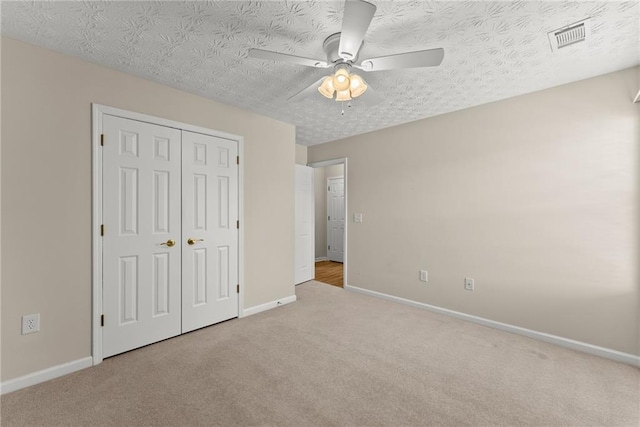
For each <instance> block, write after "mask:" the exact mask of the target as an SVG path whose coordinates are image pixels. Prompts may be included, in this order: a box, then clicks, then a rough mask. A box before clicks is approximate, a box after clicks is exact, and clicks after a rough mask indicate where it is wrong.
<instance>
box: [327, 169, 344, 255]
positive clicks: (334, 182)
mask: <svg viewBox="0 0 640 427" xmlns="http://www.w3.org/2000/svg"><path fill="white" fill-rule="evenodd" d="M344 208H345V206H344V177H339V178H329V179H327V258H329V261H337V262H344V219H345V211H344Z"/></svg>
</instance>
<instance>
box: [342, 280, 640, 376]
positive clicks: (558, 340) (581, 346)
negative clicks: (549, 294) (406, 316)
mask: <svg viewBox="0 0 640 427" xmlns="http://www.w3.org/2000/svg"><path fill="white" fill-rule="evenodd" d="M344 288H345V289H347V290H349V291H353V292H359V293H361V294H365V295H370V296H374V297H377V298H382V299H385V300H388V301H393V302H398V303H400V304H405V305H410V306H412V307H417V308H421V309H424V310H429V311H432V312H434V313H439V314H444V315H447V316H451V317H455V318H458V319H462V320H466V321H468V322H472V323H477V324H478V325H482V326H487V327H489V328H494V329H499V330H501V331H505V332H511V333H513V334H518V335H523V336H525V337H529V338H533V339H536V340H540V341H544V342H548V343H551V344H556V345H559V346H562V347H566V348H570V349H572V350H578V351H582V352H584V353H589V354H593V355H595V356H600V357H604V358H607V359H611V360H615V361H617V362H623V363H626V364H628V365H632V366H636V367H640V356H635V355H633V354H629V353H623V352H621V351H617V350H612V349H610V348H605V347H600V346H597V345H593V344H587V343H584V342H580V341H575V340H572V339H569V338H563V337H559V336H556V335H551V334H546V333H544V332H538V331H533V330H531V329H526V328H521V327H519V326H514V325H509V324H507V323H501V322H496V321H494V320H489V319H485V318H483V317H478V316H474V315H471V314H466V313H461V312H459V311H454V310H449V309H447V308H442V307H437V306H435V305H430V304H425V303H421V302H417V301H413V300H409V299H405V298H401V297H396V296H393V295H388V294H383V293H381V292H376V291H371V290H369V289H363V288H358V287H357V286H350V285H345V286H344Z"/></svg>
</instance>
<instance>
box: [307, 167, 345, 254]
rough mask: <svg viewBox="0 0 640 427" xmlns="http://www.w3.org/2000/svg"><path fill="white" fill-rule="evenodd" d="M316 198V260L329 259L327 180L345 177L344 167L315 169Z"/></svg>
mask: <svg viewBox="0 0 640 427" xmlns="http://www.w3.org/2000/svg"><path fill="white" fill-rule="evenodd" d="M313 172H314V177H313V179H314V196H315V215H316V221H315V231H316V258H326V257H327V221H326V218H327V178H335V177H338V176H344V165H332V166H326V167H323V168H315V169H314V170H313Z"/></svg>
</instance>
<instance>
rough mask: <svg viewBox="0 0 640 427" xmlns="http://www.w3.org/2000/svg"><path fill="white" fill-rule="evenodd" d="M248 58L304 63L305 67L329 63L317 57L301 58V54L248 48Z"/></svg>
mask: <svg viewBox="0 0 640 427" xmlns="http://www.w3.org/2000/svg"><path fill="white" fill-rule="evenodd" d="M248 56H249V57H250V58H258V59H266V60H269V61H279V62H289V63H291V64H298V65H305V66H307V67H316V68H328V67H329V66H331V64H328V63H327V61H321V60H319V59H310V58H303V57H301V56H295V55H288V54H286V53H279V52H272V51H270V50H262V49H249V52H248Z"/></svg>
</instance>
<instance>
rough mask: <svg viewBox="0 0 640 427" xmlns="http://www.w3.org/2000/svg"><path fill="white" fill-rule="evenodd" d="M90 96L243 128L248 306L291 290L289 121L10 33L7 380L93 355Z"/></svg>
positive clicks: (5, 43) (5, 197)
mask: <svg viewBox="0 0 640 427" xmlns="http://www.w3.org/2000/svg"><path fill="white" fill-rule="evenodd" d="M91 103H99V104H104V105H108V106H112V107H118V108H122V109H126V110H131V111H136V112H141V113H144V114H149V115H154V116H158V117H163V118H167V119H171V120H176V121H181V122H184V123H189V124H193V125H198V126H203V127H207V128H211V129H215V130H221V131H224V132H229V133H234V134H238V135H242V136H244V141H245V146H244V156H243V158H242V159H241V161H242V162H244V170H245V175H244V214H245V217H244V224H242V226H243V227H244V233H245V240H244V247H245V252H244V256H245V270H244V277H245V283H244V285H245V287H244V292H245V297H244V307H245V308H248V307H252V306H255V305H258V304H262V303H266V302H269V301H273V300H276V299H280V298H284V297H287V296H290V295H293V294H294V286H293V258H294V256H293V238H294V236H293V226H292V224H293V213H294V204H293V190H291V191H284V192H283V191H282V189H283V188H284V189H287V188H289V189H293V182H294V163H295V155H296V150H295V129H294V127H293V126H291V125H288V124H285V123H282V122H279V121H276V120H272V119H269V118H266V117H263V116H259V115H257V114H253V113H250V112H247V111H243V110H240V109H237V108H232V107H229V106H225V105H222V104H219V103H216V102H213V101H210V100H208V99H205V98H202V97H199V96H195V95H192V94H189V93H185V92H182V91H179V90H176V89H172V88H169V87H167V86H162V85H159V84H156V83H153V82H150V81H147V80H143V79H140V78H137V77H134V76H131V75H127V74H123V73H121V72H117V71H114V70H110V69H107V68H103V67H99V66H97V65H93V64H90V63H88V62H84V61H80V60H78V59H76V58H73V57H70V56H66V55H62V54H59V53H55V52H52V51H48V50H45V49H41V48H37V47H33V46H30V45H27V44H24V43H21V42H18V41H15V40H11V39H6V38H3V39H2V122H3V125H4V126H3V127H2V135H1V137H2V154H3V156H2V206H3V210H2V230H3V234H2V267H3V268H2V296H3V298H2V319H1V320H2V380H8V379H11V378H15V377H18V376H22V375H25V374H28V373H31V372H34V371H37V370H40V369H44V368H48V367H51V366H55V365H58V364H61V363H65V362H69V361H72V360H77V359H79V358H82V357H86V356H90V355H91V317H90V315H91ZM274 248H277V250H273V249H274ZM29 313H40V314H41V332H39V333H36V334H31V335H25V336H21V335H20V318H21V316H22V315H23V314H29Z"/></svg>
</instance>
